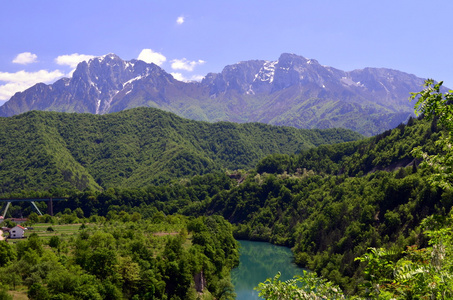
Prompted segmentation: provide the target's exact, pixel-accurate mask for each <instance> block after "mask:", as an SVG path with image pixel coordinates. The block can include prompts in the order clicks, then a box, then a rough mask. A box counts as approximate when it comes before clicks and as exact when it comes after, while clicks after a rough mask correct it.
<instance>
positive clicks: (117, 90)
mask: <svg viewBox="0 0 453 300" xmlns="http://www.w3.org/2000/svg"><path fill="white" fill-rule="evenodd" d="M423 82H424V79H422V78H418V77H416V76H415V75H410V74H407V73H404V72H400V71H396V70H391V69H384V68H380V69H377V68H365V69H362V70H354V71H350V72H346V71H342V70H338V69H335V68H332V67H328V66H323V65H320V64H319V63H318V61H316V60H314V59H307V58H304V57H302V56H299V55H295V54H288V53H284V54H282V55H281V56H280V57H279V59H278V60H276V61H264V60H250V61H244V62H239V63H237V64H234V65H229V66H226V67H225V68H224V69H223V70H222V72H220V73H209V74H207V75H206V77H205V78H204V79H203V80H202V81H201V82H182V81H178V80H176V79H174V78H173V76H172V75H170V74H168V73H167V72H165V71H164V70H163V69H161V68H160V67H158V66H157V65H155V64H148V63H145V62H143V61H140V60H131V61H124V60H122V59H121V58H119V57H118V56H116V55H115V54H108V55H104V56H101V57H97V58H94V59H91V60H90V61H88V62H82V63H80V64H79V65H78V66H77V69H76V70H75V72H74V73H73V76H72V78H63V79H60V80H58V81H57V82H55V83H54V84H51V85H46V84H43V83H40V84H37V85H35V86H33V87H31V88H29V89H27V90H26V91H24V92H20V93H16V94H15V95H14V96H13V97H12V98H11V99H10V100H9V101H7V102H6V103H5V104H4V105H3V106H0V116H1V117H9V116H13V115H16V114H20V113H23V112H26V111H30V110H52V111H60V112H78V113H92V114H105V113H110V112H117V111H121V110H124V109H129V108H133V107H140V106H149V107H155V108H160V109H163V110H167V111H171V112H174V113H176V114H179V115H180V116H183V117H186V118H190V119H195V120H204V121H233V122H262V123H269V124H274V125H286V126H294V127H298V128H326V127H327V128H329V127H343V128H348V129H352V130H355V131H358V132H360V133H362V134H365V135H373V134H376V133H379V132H382V131H384V130H387V129H390V128H393V127H396V126H397V125H398V124H399V123H401V122H404V121H406V120H407V118H408V117H409V116H410V115H411V114H412V112H413V103H410V101H409V100H408V98H409V96H410V92H417V91H419V90H420V89H421V86H422V85H423Z"/></svg>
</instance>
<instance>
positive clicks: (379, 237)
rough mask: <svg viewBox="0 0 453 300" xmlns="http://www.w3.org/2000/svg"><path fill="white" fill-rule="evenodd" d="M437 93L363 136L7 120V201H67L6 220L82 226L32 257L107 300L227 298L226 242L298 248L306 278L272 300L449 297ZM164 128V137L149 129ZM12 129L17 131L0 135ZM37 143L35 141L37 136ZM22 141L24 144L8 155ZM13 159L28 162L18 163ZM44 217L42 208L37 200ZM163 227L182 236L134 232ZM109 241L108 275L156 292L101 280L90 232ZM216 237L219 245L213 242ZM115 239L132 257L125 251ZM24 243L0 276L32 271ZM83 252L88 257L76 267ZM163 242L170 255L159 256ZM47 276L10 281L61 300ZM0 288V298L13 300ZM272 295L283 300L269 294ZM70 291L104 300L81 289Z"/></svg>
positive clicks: (446, 193) (268, 286) (152, 117)
mask: <svg viewBox="0 0 453 300" xmlns="http://www.w3.org/2000/svg"><path fill="white" fill-rule="evenodd" d="M439 87H440V85H439V84H437V85H434V83H432V82H427V86H426V89H425V90H423V91H422V92H420V93H416V94H414V98H415V97H418V98H416V99H418V104H417V106H416V110H417V111H418V112H419V113H421V117H420V118H417V119H414V118H411V119H409V120H408V122H407V123H406V124H401V125H399V126H398V127H397V128H395V129H393V130H389V131H386V132H383V133H382V134H379V135H377V136H374V137H371V138H366V139H363V138H362V137H361V136H359V135H356V134H354V133H352V132H350V131H346V130H326V131H321V130H315V131H304V130H296V129H291V128H286V127H272V126H267V125H261V124H243V125H237V124H232V123H216V124H208V123H200V122H194V121H188V120H183V119H180V118H178V117H176V116H174V115H171V114H168V113H162V112H159V111H157V110H152V109H137V110H131V111H126V112H123V113H118V114H113V115H109V116H92V115H76V114H60V113H38V112H31V113H28V114H25V115H21V116H18V117H13V118H11V119H7V120H1V119H0V121H2V122H5V126H0V128H1V129H0V130H3V132H4V133H5V134H8V135H9V137H8V138H5V137H4V136H3V135H1V137H0V138H1V139H3V140H2V145H5V146H2V150H1V153H0V157H1V162H0V174H1V175H0V176H1V177H0V178H1V184H2V194H1V196H2V198H25V197H37V198H41V197H50V196H53V197H57V196H60V197H61V196H64V197H68V200H67V201H61V202H55V207H54V210H55V211H56V212H58V213H57V214H56V215H55V217H50V216H44V217H37V216H35V215H34V214H33V213H32V211H31V209H30V208H23V207H24V206H19V205H13V207H12V208H11V209H10V214H11V215H15V214H19V213H22V214H24V215H29V214H31V215H32V216H33V217H35V218H36V217H37V218H38V221H39V219H42V220H41V221H45V220H47V221H49V222H51V221H52V222H57V223H61V224H74V223H78V222H80V220H82V221H83V222H86V223H88V222H90V225H88V229H85V228H84V229H83V230H81V231H80V233H78V235H77V236H74V237H72V239H69V240H67V241H64V243H66V244H65V245H66V246H65V247H66V248H65V249H67V250H66V253H64V251H63V254H60V252H58V251H57V250H58V249H55V248H54V247H52V246H50V244H49V246H48V247H44V246H42V248H39V249H41V250H39V251H41V252H42V253H47V254H46V255H50V256H52V257H54V259H55V260H56V261H58V262H59V264H55V265H58V266H60V267H61V268H62V269H61V270H71V268H76V269H77V270H78V271H77V272H79V273H76V272H71V275H73V276H76V275H77V276H79V277H78V279H77V280H78V282H81V284H82V282H87V281H89V282H90V283H93V282H95V284H94V285H95V286H96V287H93V293H97V294H99V295H100V297H101V298H102V297H105V295H106V294H105V293H106V292H107V291H109V292H112V293H113V292H115V293H117V294H115V295H117V297H118V298H112V299H121V297H124V298H127V299H129V298H131V297H136V299H154V298H146V297H151V296H150V295H153V297H155V298H156V299H189V298H188V297H189V296H190V297H195V299H196V297H199V298H200V299H201V297H213V298H215V299H233V298H234V295H233V292H232V288H231V284H230V281H229V277H228V276H229V275H228V274H229V271H230V270H231V268H233V267H234V266H235V264H237V259H238V253H237V244H236V243H235V241H234V239H233V236H234V238H236V239H248V240H258V241H267V242H271V243H274V244H278V245H284V246H288V247H291V248H292V250H293V252H294V256H295V260H296V262H297V263H298V264H299V265H300V266H302V267H305V268H307V269H309V270H310V271H311V272H312V273H310V274H307V275H306V277H305V278H306V279H305V281H304V279H303V278H296V279H294V280H293V281H289V282H280V281H279V275H278V274H276V277H275V278H273V279H269V281H267V282H266V283H263V284H261V285H260V286H259V287H258V289H259V291H260V292H261V293H262V295H263V296H265V298H266V299H290V298H293V299H294V295H295V294H291V293H296V292H297V293H299V294H297V295H298V296H297V297H299V298H300V299H324V298H322V297H323V296H322V295H323V294H322V293H324V295H330V296H329V297H330V298H329V299H343V298H345V297H349V298H361V299H448V298H450V296H453V293H452V291H453V289H452V288H453V278H452V276H451V274H452V271H453V270H452V269H451V267H452V266H453V263H452V262H453V260H452V258H451V254H452V252H451V251H452V250H453V249H450V248H451V233H452V227H451V226H452V224H453V218H452V217H451V216H450V211H451V208H452V206H453V194H452V190H451V188H450V185H451V183H452V182H453V180H452V177H451V176H452V175H451V174H452V172H451V168H452V165H453V163H452V161H453V160H452V157H451V151H450V147H451V144H452V143H451V141H452V138H453V128H451V127H452V126H453V125H449V123H450V122H449V120H450V119H451V116H453V113H452V112H451V111H450V109H451V107H450V105H449V101H451V100H453V99H451V96H450V95H451V94H445V95H443V94H441V93H439ZM436 101H437V102H436ZM433 103H434V104H433ZM439 107H440V108H442V109H443V110H442V111H441V112H439V110H436V108H439ZM430 109H431V110H430ZM147 118H148V119H147ZM136 119H137V121H135V120H136ZM145 120H147V121H145ZM158 123H166V126H164V127H161V128H160V129H159V130H153V128H154V127H156V126H157V125H155V124H158ZM123 125H124V126H123ZM13 126H16V128H17V129H18V131H21V130H23V131H21V133H14V132H15V131H14V130H11V131H13V133H11V132H9V131H10V130H7V129H8V128H14V127H13ZM104 126H105V127H104ZM140 126H144V127H140ZM5 128H7V129H5ZM20 128H26V129H20ZM162 128H165V131H164V129H162ZM200 128H201V129H200ZM19 129H20V130H19ZM28 132H29V134H30V135H27V133H28ZM78 132H79V133H80V134H77V133H78ZM82 132H83V134H82ZM164 132H165V133H164ZM194 132H195V133H194ZM203 132H204V133H203ZM33 133H38V134H37V136H39V138H37V139H34V138H32V136H31V134H33ZM72 133H74V134H72ZM13 134H16V135H17V136H15V137H14V136H12V135H13ZM239 136H242V137H244V138H242V139H238V137H239ZM26 137H28V138H29V139H30V140H29V142H28V143H25V144H23V143H22V144H19V143H15V142H14V141H15V139H26ZM222 141H223V142H226V143H225V144H222V143H221V142H222ZM345 141H346V142H345ZM3 142H5V143H3ZM26 144H27V145H26ZM21 145H22V146H21ZM43 149H45V151H42V150H43ZM150 149H153V150H150ZM13 150H14V151H13ZM21 151H22V152H21ZM13 152H14V153H22V155H27V157H28V158H29V159H28V160H27V159H25V158H23V159H22V161H20V154H13ZM189 153H190V155H189ZM252 153H253V154H252ZM208 154H209V155H208ZM13 155H15V156H13ZM181 155H182V156H181ZM184 155H189V156H184ZM16 156H17V157H18V158H17V159H18V160H17V161H16V162H14V163H13V162H12V161H11V160H12V159H13V157H16ZM188 157H190V159H188ZM24 165H25V166H26V167H23V166H24ZM132 166H133V167H132ZM128 167H130V168H131V170H130V171H129V172H128V169H127V168H128ZM198 167H199V168H198ZM15 168H17V169H15ZM15 170H16V171H15ZM17 170H20V171H17ZM68 170H71V171H70V173H66V172H69V171H68ZM22 171H23V172H22ZM21 172H22V173H21ZM118 172H119V173H118ZM65 174H66V175H65ZM120 174H122V175H120ZM84 176H85V177H84ZM20 180H22V181H20ZM40 184H41V185H40ZM40 187H41V188H40ZM38 205H39V206H40V209H42V210H44V211H46V208H47V207H46V204H45V203H44V202H40V203H38ZM134 216H135V217H134ZM132 219H134V221H133V220H132ZM91 220H92V221H93V224H102V227H100V228H101V229H99V230H94V229H92V228H91ZM156 220H159V222H163V223H165V222H170V223H171V225H168V226H169V228H173V227H172V226H176V227H175V228H176V229H170V232H178V234H176V235H170V234H168V236H167V237H166V239H162V240H160V242H156V243H158V244H159V243H160V244H161V246H159V247H160V248H159V247H157V248H155V246H153V245H152V241H153V239H149V238H150V237H149V232H153V230H148V231H141V230H142V229H141V228H142V227H143V228H145V227H146V226H148V228H151V227H152V226H153V225H152V224H155V223H156V222H157V221H156ZM175 220H178V221H175ZM115 222H118V223H121V224H124V225H122V226H130V228H131V230H130V231H131V232H134V234H137V235H141V237H140V239H142V240H143V243H145V245H144V246H137V247H138V248H140V249H142V250H143V251H145V250H144V249H147V250H146V251H149V253H148V252H147V253H148V254H147V255H149V256H148V260H147V259H145V258H143V257H141V256H140V255H141V254H134V252H133V251H132V250H131V249H129V248H127V247H126V246H125V245H126V244H128V243H133V239H132V238H129V236H127V237H125V236H124V234H125V233H124V232H126V231H128V230H126V229H123V230H119V231H120V232H119V233H118V234H117V235H115V234H114V232H110V231H112V230H113V231H114V230H115V229H114V227H115V226H110V225H111V224H114V223H115ZM140 222H142V223H140ZM172 222H173V223H172ZM174 223H177V224H178V225H176V224H174ZM211 223H212V224H211ZM106 224H107V225H109V226H107V225H106ZM141 224H143V226H142V225H141ZM209 224H211V225H212V226H211V225H209ZM98 226H101V225H98ZM137 227H140V228H137ZM135 229H136V230H135ZM200 231H202V232H203V234H200ZM147 232H148V233H147ZM163 232H168V231H163ZM109 233H110V234H111V235H112V239H111V241H112V242H111V243H110V244H114V243H116V244H121V246H116V248H115V249H110V250H111V251H113V252H115V253H116V254H115V255H114V257H116V259H117V260H116V261H115V262H114V264H113V265H114V268H120V267H121V262H122V261H124V260H126V261H127V260H129V262H130V263H129V264H128V266H137V272H138V274H142V273H143V272H148V271H149V270H153V271H149V272H152V275H151V274H150V273H149V274H148V275H147V276H148V277H146V278H153V280H151V279H149V280H150V281H147V282H145V283H143V282H141V283H137V285H139V284H144V285H145V286H146V288H144V289H143V290H144V291H147V292H148V293H149V294H146V293H145V294H140V293H142V289H139V290H140V292H137V291H133V290H128V288H125V287H126V285H124V280H125V279H115V278H111V277H109V274H110V275H111V274H112V273H106V274H107V275H106V276H104V275H105V274H103V275H100V274H96V272H95V271H94V270H93V269H90V263H87V261H86V260H85V261H84V259H89V258H90V255H93V253H95V252H93V249H94V248H90V247H92V246H91V245H90V237H91V235H95V234H99V235H101V234H109ZM130 234H132V233H130ZM199 235H202V237H201V236H199ZM216 235H220V236H221V238H220V239H224V241H225V242H221V243H218V244H216V243H217V241H219V237H217V236H216ZM93 239H94V238H93ZM122 239H124V247H125V248H123V242H118V240H121V241H123V240H122ZM128 239H130V241H128ZM134 239H135V238H134ZM81 240H85V241H86V242H80V241H81ZM115 240H117V241H116V242H114V241H115ZM32 241H34V243H36V244H39V245H45V242H42V241H40V240H39V238H37V237H33V238H29V239H27V241H25V242H20V243H18V244H17V245H15V246H10V245H9V244H6V245H8V246H5V249H6V250H5V251H9V252H5V253H13V254H12V255H7V256H5V257H12V258H13V259H11V260H8V261H5V262H4V263H3V265H2V268H1V269H0V275H1V274H9V272H8V271H7V270H8V268H18V265H20V264H25V263H24V262H21V261H22V260H23V259H25V257H27V256H24V255H23V254H24V253H25V252H26V251H27V250H25V251H23V248H26V249H28V248H27V247H31V246H27V245H28V244H29V243H31V242H32ZM78 241H79V242H78ZM49 242H50V241H49ZM78 243H79V244H80V245H82V244H83V246H84V247H85V248H83V249H84V250H86V251H87V252H88V253H89V255H88V254H86V253H85V254H86V255H87V256H83V255H82V256H83V257H82V258H80V260H77V257H78V256H77V255H78V252H79V250H78V249H79V248H77V247H79V246H80V245H79V244H78ZM146 243H148V244H146ZM172 245H173V246H174V247H175V248H178V247H179V248H178V249H179V250H174V251H173V250H172V251H173V252H175V253H173V252H171V251H170V250H168V251H167V252H166V249H167V247H173V246H172ZM176 245H179V246H176ZM80 247H82V246H80ZM158 248H159V249H161V250H159V249H158ZM21 249H22V250H21ZM134 249H135V248H134ZM162 249H164V250H163V251H162ZM107 250H108V249H107ZM21 251H23V252H21ZM33 251H35V250H33ZM36 251H38V250H36ZM146 251H145V252H146ZM178 251H180V252H178ZM176 252H178V253H179V254H177V253H176ZM52 253H53V254H52ZM30 255H31V254H30ZM39 255H41V256H39ZM42 255H44V254H37V257H38V256H39V257H41V258H40V259H43V258H42ZM166 255H167V256H166ZM2 257H4V256H3V255H2ZM150 257H152V258H153V259H156V261H154V260H152V259H151V258H150ZM159 257H163V258H164V259H158V258H159ZM36 259H38V258H36ZM172 259H173V260H172ZM142 260H145V261H146V263H145V262H143V261H142ZM170 261H173V262H174V264H173V265H172V267H174V268H176V265H177V266H178V268H187V269H184V270H187V273H185V274H187V277H186V278H185V279H184V278H181V284H182V285H183V286H184V287H173V286H172V285H171V284H170V283H169V282H166V281H165V278H166V277H165V276H169V275H168V274H167V273H165V272H167V271H168V270H171V268H172V267H169V266H161V265H159V264H167V263H170ZM181 264H186V265H184V266H181ZM169 268H170V269H169ZM9 270H12V269H9ZM174 270H176V269H173V271H174ZM201 271H203V272H204V273H206V280H207V292H206V293H198V294H197V289H196V287H195V282H196V280H195V279H194V276H195V275H197V274H199V273H200V272H201ZM2 272H3V273H2ZM40 272H41V273H40V274H39V276H40V279H39V280H38V279H37V278H36V281H33V280H27V278H28V276H29V275H28V274H29V272H26V273H22V274H20V278H19V277H18V278H17V281H18V282H19V283H20V284H21V285H25V286H27V288H28V293H29V297H34V296H33V295H34V294H33V293H38V292H41V291H42V293H44V294H45V295H48V297H50V298H49V299H60V298H57V297H59V296H58V295H59V294H61V293H63V294H64V293H66V292H65V291H62V290H59V289H57V288H56V285H53V283H52V279H51V278H52V277H48V274H49V272H51V271H50V270H49V272H47V271H46V270H44V271H42V270H41V271H40ZM67 272H68V271H67ZM107 272H108V270H107ZM110 272H112V271H111V270H110ZM140 272H142V273H140ZM113 273H115V272H113ZM115 274H116V273H115ZM166 274H167V275H166ZM5 276H6V275H5ZM37 276H38V275H37ZM84 276H85V277H84ZM90 276H91V277H90ZM112 276H113V275H112ZM2 278H3V277H0V282H1V284H2V285H3V286H4V289H3V290H4V291H6V290H7V289H10V290H14V287H12V286H10V285H9V284H8V282H11V281H10V280H7V279H2ZM5 278H6V277H5ZM81 278H91V279H92V280H88V279H81ZM140 278H145V277H141V276H140ZM74 280H76V279H74ZM84 280H85V281H84ZM115 280H117V281H115ZM143 280H144V279H143ZM150 282H152V283H150ZM178 282H179V279H178ZM304 284H305V287H306V290H307V291H304V290H303V288H301V285H302V286H304ZM6 285H8V286H6ZM151 286H152V287H151ZM313 287H315V288H313ZM272 291H274V292H272ZM276 291H280V292H282V294H281V295H287V296H286V297H287V298H285V297H283V296H281V297H280V298H279V297H277V296H276V294H275V293H276ZM305 292H306V294H307V295H308V296H307V297H306V298H304V297H305V296H303V295H302V294H304V293H305ZM5 293H6V292H5ZM273 293H274V294H273ZM67 294H68V295H71V297H73V298H74V299H98V298H95V296H93V297H91V296H86V297H85V296H83V295H80V294H77V292H76V290H71V291H70V292H67ZM97 294H96V295H97ZM30 295H31V296H30ZM288 295H292V296H288ZM301 295H302V296H301ZM304 295H305V294H304ZM310 295H311V296H310ZM90 297H91V298H90ZM96 297H97V296H96ZM178 297H179V298H178ZM316 297H319V298H316ZM433 297H434V298H433ZM32 299H44V298H32ZM61 299H63V298H61ZM64 299H69V298H64ZM206 299H208V298H206Z"/></svg>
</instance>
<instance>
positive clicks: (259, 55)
mask: <svg viewBox="0 0 453 300" xmlns="http://www.w3.org/2000/svg"><path fill="white" fill-rule="evenodd" d="M452 14H453V1H451V0H437V1H436V0H431V1H426V0H425V1H418V0H392V1H388V0H380V1H367V0H341V1H334V0H330V1H327V0H317V1H312V0H310V1H306V0H298V1H296V0H294V1H293V0H291V1H284V0H281V1H275V0H273V1H266V0H261V1H258V0H250V1H245V0H242V1H237V0H228V1H220V0H216V1H213V0H211V1H207V0H206V1H196V0H195V1H187V0H184V1H179V0H166V1H164V0H154V1H153V0H129V1H112V0H110V1H107V0H92V1H85V0H78V1H72V0H41V1H34V0H21V1H18V0H0V28H1V29H0V101H1V100H8V99H9V98H10V97H11V96H12V95H13V94H14V92H17V91H20V90H24V89H25V88H27V87H29V86H31V85H33V84H35V83H36V82H46V83H52V82H54V81H55V80H57V79H58V78H61V77H62V76H70V73H71V71H72V70H73V69H74V68H75V66H76V63H77V62H79V61H80V60H82V59H89V58H90V57H92V56H100V55H104V54H107V53H115V54H117V55H119V56H120V57H121V58H122V59H125V60H130V59H136V58H139V57H140V58H141V59H143V60H145V61H148V62H151V61H152V62H155V63H157V64H159V65H160V66H161V67H162V68H163V69H165V70H166V71H167V72H169V73H172V74H174V76H175V77H177V78H179V79H185V80H199V79H200V78H202V77H203V76H205V75H206V74H207V73H209V72H220V71H222V69H223V67H224V66H226V65H229V64H234V63H236V62H239V61H244V60H251V59H264V60H272V61H274V60H277V59H278V57H279V56H280V54H281V53H285V52H289V53H295V54H298V55H301V56H304V57H306V58H312V59H316V60H318V61H319V63H321V64H323V65H328V66H332V67H335V68H338V69H341V70H345V71H350V70H353V69H361V68H365V67H386V68H391V69H397V70H400V71H404V72H407V73H411V74H415V75H417V76H419V77H422V78H434V79H436V80H443V81H444V82H445V85H446V86H447V87H450V88H453V73H452V70H453V50H452V49H453V39H452V33H453V23H451V18H452Z"/></svg>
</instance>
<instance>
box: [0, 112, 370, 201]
mask: <svg viewBox="0 0 453 300" xmlns="http://www.w3.org/2000/svg"><path fill="white" fill-rule="evenodd" d="M360 138H361V135H359V134H357V133H354V132H352V131H350V130H344V129H327V130H304V129H295V128H289V127H279V126H271V125H263V124H258V123H250V124H234V123H227V122H220V123H214V124H211V123H207V122H197V121H190V120H186V119H182V118H180V117H177V116H176V115H174V114H171V113H167V112H163V111H160V110H157V109H152V108H137V109H132V110H128V111H123V112H120V113H115V114H109V115H103V116H99V115H91V114H68V113H55V112H37V111H33V112H29V113H25V114H22V115H19V116H15V117H9V118H0V193H4V192H12V191H17V190H22V189H25V190H48V189H49V188H55V187H62V188H68V189H74V188H75V189H79V190H83V189H102V188H109V187H116V188H117V187H142V186H146V185H149V184H151V183H159V182H166V181H168V180H169V179H173V178H177V177H188V176H193V175H197V174H205V173H208V172H213V171H219V170H226V169H242V168H246V169H248V168H253V167H254V166H255V165H256V163H257V162H258V161H259V160H260V159H261V158H263V157H265V156H266V155H269V154H271V153H287V154H291V153H296V152H298V151H302V150H304V149H308V148H311V147H315V146H318V145H321V144H332V143H338V142H343V141H351V140H357V139H360Z"/></svg>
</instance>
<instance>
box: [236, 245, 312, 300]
mask: <svg viewBox="0 0 453 300" xmlns="http://www.w3.org/2000/svg"><path fill="white" fill-rule="evenodd" d="M239 243H240V245H241V249H240V254H241V256H240V263H239V267H237V268H235V269H234V270H233V271H232V272H231V278H232V281H233V284H234V287H235V292H236V294H237V297H236V299H237V300H257V299H262V298H260V297H258V292H257V291H255V290H254V289H253V288H254V287H256V286H257V285H258V284H259V283H260V282H264V281H265V280H266V279H267V278H273V277H274V276H275V275H276V274H277V273H278V272H280V273H282V276H281V277H280V279H281V280H288V279H291V278H293V276H294V275H302V274H303V269H302V268H299V267H298V266H297V265H296V264H295V263H294V262H293V254H292V252H291V249H289V248H286V247H282V246H276V245H272V244H270V243H265V242H251V241H239Z"/></svg>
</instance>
